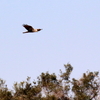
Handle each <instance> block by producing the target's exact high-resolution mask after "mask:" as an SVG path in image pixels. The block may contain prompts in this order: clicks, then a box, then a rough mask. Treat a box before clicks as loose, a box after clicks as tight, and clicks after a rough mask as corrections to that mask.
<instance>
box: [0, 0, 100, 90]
mask: <svg viewBox="0 0 100 100" xmlns="http://www.w3.org/2000/svg"><path fill="white" fill-rule="evenodd" d="M22 24H29V25H32V26H33V27H34V28H42V29H43V30H42V31H40V32H38V33H34V34H31V33H30V34H22V32H24V31H26V30H25V29H24V28H23V27H22ZM67 63H70V64H71V65H72V66H73V68H74V69H73V72H72V74H71V77H72V78H76V79H79V78H81V76H82V74H83V73H84V72H86V71H87V70H90V71H99V70H100V67H99V66H100V0H0V78H2V79H4V80H6V84H7V85H8V88H10V89H11V88H12V86H13V84H14V82H21V81H24V80H26V78H27V76H29V77H31V80H34V79H36V78H37V76H39V75H40V74H41V73H42V72H44V73H45V72H47V71H49V72H50V73H56V75H58V74H59V69H62V70H63V71H64V67H63V66H64V64H67Z"/></svg>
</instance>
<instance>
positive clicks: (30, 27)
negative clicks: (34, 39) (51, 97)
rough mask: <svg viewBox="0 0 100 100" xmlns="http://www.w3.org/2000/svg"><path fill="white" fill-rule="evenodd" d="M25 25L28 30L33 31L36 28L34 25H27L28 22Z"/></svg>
mask: <svg viewBox="0 0 100 100" xmlns="http://www.w3.org/2000/svg"><path fill="white" fill-rule="evenodd" d="M23 27H24V28H26V29H27V30H28V31H31V30H33V29H34V28H33V27H32V26H30V25H27V24H23Z"/></svg>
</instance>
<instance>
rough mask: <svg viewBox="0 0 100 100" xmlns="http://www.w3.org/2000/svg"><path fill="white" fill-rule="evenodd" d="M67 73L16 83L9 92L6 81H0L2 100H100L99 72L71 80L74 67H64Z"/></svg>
mask: <svg viewBox="0 0 100 100" xmlns="http://www.w3.org/2000/svg"><path fill="white" fill-rule="evenodd" d="M64 67H65V72H62V70H60V75H59V77H57V75H56V74H55V73H53V74H50V73H49V72H46V73H41V75H40V76H38V77H37V81H33V82H30V80H31V78H30V77H27V79H26V81H22V82H20V83H17V82H16V83H15V84H14V85H13V89H14V90H9V89H8V88H7V85H6V84H5V81H4V80H2V79H0V100H99V99H100V96H99V95H100V91H99V90H100V78H99V76H98V74H99V73H98V72H89V71H88V72H86V73H83V76H82V77H81V78H80V79H78V80H77V79H75V78H73V79H70V75H71V73H72V70H73V67H72V66H71V65H70V64H67V65H64Z"/></svg>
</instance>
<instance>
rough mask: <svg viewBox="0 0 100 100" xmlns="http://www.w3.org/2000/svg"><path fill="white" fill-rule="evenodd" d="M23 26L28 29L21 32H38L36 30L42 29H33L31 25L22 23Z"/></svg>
mask: <svg viewBox="0 0 100 100" xmlns="http://www.w3.org/2000/svg"><path fill="white" fill-rule="evenodd" d="M23 27H24V28H26V29H27V30H28V31H26V32H23V33H29V32H38V31H41V30H42V29H34V28H33V27H32V26H30V25H27V24H24V25H23Z"/></svg>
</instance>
